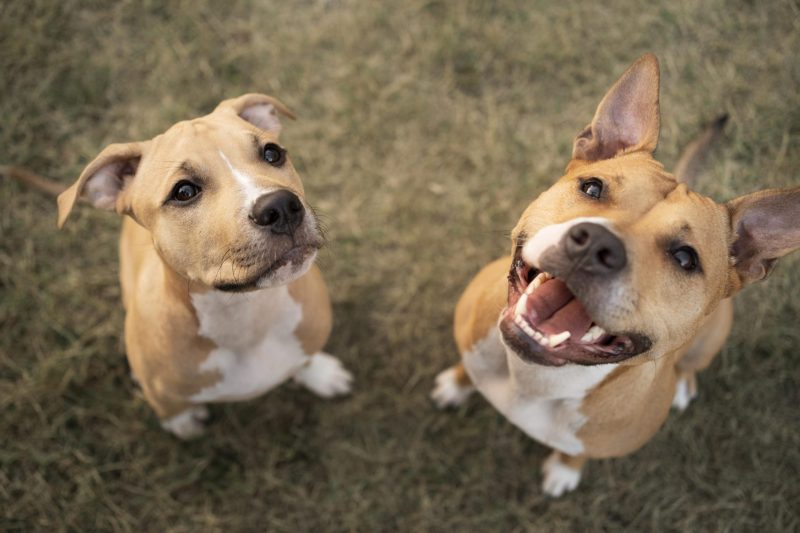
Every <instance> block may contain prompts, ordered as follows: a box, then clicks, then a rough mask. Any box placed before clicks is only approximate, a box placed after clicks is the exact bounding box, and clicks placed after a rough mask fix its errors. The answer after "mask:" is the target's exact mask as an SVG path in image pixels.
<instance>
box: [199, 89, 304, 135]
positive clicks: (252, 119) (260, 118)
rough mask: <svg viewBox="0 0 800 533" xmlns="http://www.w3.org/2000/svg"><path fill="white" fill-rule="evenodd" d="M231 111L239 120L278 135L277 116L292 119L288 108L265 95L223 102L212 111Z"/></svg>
mask: <svg viewBox="0 0 800 533" xmlns="http://www.w3.org/2000/svg"><path fill="white" fill-rule="evenodd" d="M226 109H232V110H233V111H234V112H235V113H236V114H237V115H239V116H240V117H241V118H243V119H244V120H246V121H247V122H249V123H250V124H252V125H253V126H255V127H257V128H260V129H262V130H265V131H269V132H272V133H274V134H275V135H278V134H279V133H280V132H281V121H280V118H279V115H283V116H285V117H287V118H290V119H294V118H295V116H294V113H292V112H291V111H290V110H289V108H288V107H286V106H285V105H283V104H282V103H281V102H280V101H279V100H278V99H277V98H273V97H271V96H267V95H266V94H258V93H250V94H245V95H242V96H240V97H238V98H231V99H230V100H223V101H222V102H220V104H219V105H218V106H217V108H216V109H215V110H214V112H217V111H220V110H226Z"/></svg>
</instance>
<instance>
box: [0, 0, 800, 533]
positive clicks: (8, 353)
mask: <svg viewBox="0 0 800 533" xmlns="http://www.w3.org/2000/svg"><path fill="white" fill-rule="evenodd" d="M798 50H800V6H798V3H797V2H796V1H794V0H792V1H788V0H773V1H770V2H753V1H745V0H709V1H706V2H694V1H689V0H678V1H674V2H663V3H662V5H659V2H650V3H643V2H639V1H636V0H609V1H607V2H603V3H600V2H586V3H581V4H580V5H578V3H577V2H554V1H545V0H538V1H532V2H526V1H517V2H513V1H500V2H478V1H473V2H460V1H456V2H447V1H444V0H406V1H404V2H392V3H389V2H385V3H384V2H368V1H349V0H329V1H314V0H306V1H300V0H297V1H287V2H277V1H276V2H256V1H245V0H242V1H234V2H214V1H211V0H195V1H188V0H185V1H177V0H176V1H173V2H160V1H155V0H149V1H140V2H136V1H132V0H122V1H115V2H111V1H100V0H95V1H91V2H79V1H77V0H63V1H60V2H53V1H51V0H31V1H23V0H10V1H6V2H4V3H2V5H0V94H2V97H0V115H1V116H2V117H3V120H2V124H0V164H8V163H14V164H21V165H25V166H28V167H30V168H32V169H34V170H36V171H37V172H40V173H42V174H45V175H47V176H50V177H51V178H53V179H55V180H58V181H60V182H63V183H64V184H67V183H71V182H72V181H73V180H74V179H75V178H76V177H77V176H78V174H79V173H80V171H81V169H82V168H83V167H84V166H85V165H86V163H87V162H88V161H90V160H91V159H92V158H93V157H94V156H95V155H96V154H97V153H98V152H99V151H100V150H101V149H102V148H103V147H104V146H105V145H106V144H109V143H111V142H118V141H129V140H140V139H145V138H149V137H151V136H154V135H156V134H157V133H159V132H161V131H163V130H164V129H166V128H167V127H168V126H169V125H171V124H172V123H174V122H175V121H177V120H180V119H184V118H189V117H193V116H197V115H200V114H204V113H207V112H209V111H210V110H211V109H213V107H214V106H215V105H216V103H217V102H219V101H220V100H222V99H224V98H228V97H232V96H236V95H238V94H241V93H245V92H265V93H268V94H272V95H274V96H276V97H278V98H280V99H281V100H282V101H283V102H285V103H286V104H287V105H289V106H290V107H291V108H292V109H293V110H294V111H295V112H296V113H297V115H298V120H297V121H296V122H293V123H290V124H287V125H286V127H285V129H284V134H283V140H284V143H285V145H286V146H287V147H288V149H289V150H290V151H291V153H292V157H293V158H294V162H295V165H296V166H297V167H298V170H299V172H300V174H301V176H302V177H303V179H304V183H305V187H306V191H307V195H308V198H309V199H310V200H311V202H312V203H313V204H314V205H315V207H316V208H317V209H319V210H320V211H321V212H322V213H323V214H324V216H325V221H326V225H327V227H328V229H329V236H330V245H329V246H328V247H327V248H326V250H325V251H324V253H323V254H322V255H321V259H320V265H321V267H322V269H323V271H324V273H325V276H326V278H327V280H328V283H329V286H330V290H331V293H332V298H333V303H334V312H335V325H334V332H333V336H332V338H331V340H330V343H329V345H328V351H330V352H331V353H334V354H336V355H338V356H339V357H341V358H342V359H343V361H344V362H345V363H346V364H347V365H348V366H349V367H350V368H351V369H352V370H353V371H354V373H355V375H356V379H357V383H356V389H355V392H354V394H353V395H352V396H351V397H348V398H345V399H341V400H337V401H332V402H331V401H322V400H320V399H318V398H316V397H314V396H313V395H311V394H310V393H309V392H307V391H305V390H303V389H300V388H299V387H296V386H293V385H285V386H283V387H282V388H280V389H279V390H276V391H273V392H271V393H270V394H268V395H266V396H263V397H261V398H259V399H257V400H253V401H250V402H247V403H240V404H225V405H217V406H214V407H213V408H212V418H213V420H212V423H211V424H210V426H209V431H208V433H207V435H206V436H205V437H204V438H202V439H200V440H196V441H192V442H188V443H185V442H180V441H178V440H176V439H175V438H173V437H171V436H170V435H168V434H166V433H165V432H163V431H162V430H161V429H160V427H159V424H158V421H157V420H156V418H155V416H154V415H153V413H152V412H151V411H150V409H149V408H148V406H147V405H146V404H145V402H144V400H143V399H142V397H141V395H140V394H139V393H138V392H137V389H136V388H135V386H134V384H133V383H132V382H131V380H130V378H129V376H128V368H127V363H126V361H125V356H124V347H123V344H122V340H121V333H122V324H123V312H122V306H121V303H120V290H119V287H118V283H117V250H116V240H117V233H118V229H119V226H120V221H119V219H118V218H117V217H116V216H115V215H113V214H110V213H107V212H100V211H95V210H92V209H90V208H89V207H87V206H81V207H79V208H78V209H77V211H76V212H75V213H74V215H75V216H74V217H73V218H72V219H71V220H70V222H69V224H68V225H67V227H66V228H65V229H64V230H62V231H58V230H56V228H55V213H56V210H55V203H54V201H53V200H52V199H50V198H48V197H46V196H44V195H42V194H40V193H38V192H35V191H32V190H30V189H28V188H26V187H24V186H22V185H20V184H18V183H14V182H9V181H5V180H4V181H2V182H0V202H1V204H0V205H2V209H0V235H2V240H0V328H1V331H2V334H1V335H0V406H2V418H0V435H2V437H0V530H4V531H36V530H40V531H48V532H50V531H94V530H100V531H265V530H269V531H293V532H294V531H370V532H371V531H394V530H401V531H414V532H423V531H455V530H459V531H585V530H622V529H625V530H631V531H643V530H681V531H707V530H710V531H739V530H741V531H792V530H797V529H798V528H800V484H798V481H797V480H798V476H799V475H800V411H799V410H798V405H800V358H798V347H800V324H799V323H798V317H799V316H800V291H799V290H798V288H797V287H798V286H799V285H800V268H798V267H800V254H798V255H797V256H795V257H790V258H788V259H787V260H785V261H783V262H782V264H780V265H779V266H778V268H777V269H776V271H775V272H774V273H773V275H772V276H771V277H770V279H769V280H768V281H767V282H766V283H763V284H760V285H758V286H753V287H750V288H748V289H747V290H745V291H744V293H743V294H742V295H740V297H739V298H738V300H737V305H736V324H735V326H734V332H733V335H732V337H731V339H730V341H729V343H728V345H727V347H726V348H725V350H724V352H723V353H722V355H721V356H720V357H718V358H717V359H716V361H715V362H714V364H713V365H712V367H711V368H710V369H709V370H708V371H707V372H705V373H704V374H702V375H701V376H700V398H699V399H698V401H697V402H696V403H695V404H693V405H692V406H691V407H690V408H689V410H688V411H686V412H685V413H683V414H680V415H677V414H673V415H671V416H670V418H669V420H668V421H667V423H666V425H665V427H664V428H663V429H662V430H661V432H660V433H659V434H658V435H657V436H656V437H655V438H654V439H653V440H652V441H651V442H650V443H649V444H648V445H647V446H646V447H644V448H643V449H642V450H641V451H639V452H637V453H636V454H634V455H631V456H629V457H626V458H622V459H614V460H604V461H596V462H593V463H590V464H589V466H588V468H587V470H586V472H585V478H584V482H583V483H582V485H581V486H580V487H579V489H578V490H577V492H575V493H573V494H571V495H569V496H567V497H565V498H562V499H559V500H553V499H549V498H546V497H544V496H543V494H542V492H541V490H540V488H539V484H540V481H541V477H540V474H539V470H538V469H539V464H540V462H541V460H542V459H543V457H544V456H545V454H546V453H547V450H546V449H545V448H544V447H542V446H540V445H538V444H536V443H535V442H533V441H531V440H530V439H528V438H526V437H525V436H524V435H523V434H522V433H521V432H520V431H518V430H517V429H515V428H514V427H513V426H511V425H510V424H509V423H508V422H507V421H506V420H505V419H504V418H502V417H501V416H500V415H499V414H497V413H496V412H495V411H494V410H493V409H492V408H491V407H490V406H489V405H488V404H487V403H486V402H485V401H484V400H483V399H481V398H480V397H478V396H475V397H473V398H472V399H471V400H470V401H469V402H468V403H467V405H465V406H464V407H462V408H461V409H459V410H457V411H452V412H438V411H436V410H435V409H434V408H433V406H432V404H431V402H430V400H429V399H428V393H429V391H430V389H431V386H432V383H433V378H434V376H435V375H436V373H437V372H438V371H439V370H441V369H442V368H444V367H445V366H447V365H450V364H451V363H452V362H454V361H455V360H456V357H457V355H456V350H455V345H454V342H453V340H452V335H451V321H452V311H453V308H454V306H455V302H456V300H457V298H458V296H459V294H460V291H461V290H462V289H463V288H464V286H465V285H466V283H467V282H468V280H469V279H470V276H472V275H473V274H474V273H475V272H476V271H477V269H478V268H480V266H481V265H483V264H485V263H486V262H488V261H489V260H491V259H493V258H495V257H496V256H499V255H500V254H502V253H504V252H506V251H507V250H508V248H509V241H508V233H509V231H510V229H511V228H512V226H513V225H514V223H515V222H516V220H517V218H518V217H519V215H520V214H521V212H522V210H523V209H524V207H525V206H526V205H527V204H528V203H529V202H530V201H531V200H532V199H533V198H535V196H536V195H537V194H538V193H539V192H541V191H542V190H543V189H544V188H546V187H547V185H548V183H550V182H551V181H553V180H554V179H556V178H557V177H558V176H560V175H561V171H562V170H563V167H564V165H565V163H566V162H567V159H568V157H569V154H570V150H571V143H572V138H573V137H574V135H575V134H576V133H577V132H578V131H579V130H580V129H581V128H582V127H583V126H584V125H586V123H588V122H589V120H590V118H591V116H592V113H593V111H594V108H595V106H596V105H597V103H598V102H599V100H600V98H601V97H602V95H603V94H604V92H605V90H606V89H607V88H608V87H609V86H610V84H611V83H613V81H614V80H615V79H616V77H617V76H619V74H621V73H622V71H623V70H624V69H625V67H626V66H627V65H628V64H629V63H631V62H632V61H633V60H634V59H635V58H637V57H638V56H639V55H641V54H642V53H644V52H646V51H652V52H654V53H656V54H657V55H658V57H659V59H660V61H661V67H662V94H661V102H662V128H661V135H662V136H661V143H660V146H659V149H658V157H659V158H660V159H661V160H662V161H664V162H665V164H666V165H667V166H668V167H670V166H671V165H672V164H674V163H675V161H676V160H677V157H678V154H679V153H680V148H681V146H683V145H684V144H686V143H687V142H688V141H689V140H690V139H691V138H692V137H693V135H695V134H696V133H697V132H698V131H699V129H700V128H701V127H702V125H703V124H704V123H706V122H707V121H709V120H711V119H712V118H713V117H715V116H717V115H718V114H720V113H721V112H727V113H729V114H730V117H731V118H730V121H729V125H728V130H727V133H726V136H725V139H724V141H723V143H722V145H721V146H720V148H719V149H718V150H717V152H716V154H715V156H714V157H713V160H712V162H711V164H710V165H709V168H708V170H707V172H706V173H705V175H704V176H703V178H702V179H701V180H700V183H699V184H698V189H699V190H700V191H701V192H704V193H706V194H709V195H711V196H712V197H714V198H716V199H718V200H725V199H729V198H732V197H734V196H736V195H738V194H743V193H745V192H749V191H752V190H755V189H758V188H764V187H785V186H792V185H793V186H797V185H798V184H800V59H799V57H800V56H798Z"/></svg>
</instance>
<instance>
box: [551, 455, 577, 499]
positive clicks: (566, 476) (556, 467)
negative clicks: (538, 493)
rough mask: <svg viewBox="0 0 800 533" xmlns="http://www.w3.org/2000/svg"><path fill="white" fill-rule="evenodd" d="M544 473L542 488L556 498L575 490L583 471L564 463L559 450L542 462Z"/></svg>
mask: <svg viewBox="0 0 800 533" xmlns="http://www.w3.org/2000/svg"><path fill="white" fill-rule="evenodd" d="M542 474H544V480H542V490H543V491H544V493H545V494H547V495H548V496H552V497H554V498H558V497H559V496H561V495H563V494H564V493H567V492H571V491H573V490H575V489H576V488H577V487H578V483H580V481H581V471H580V470H575V469H574V468H572V467H571V466H567V465H565V464H564V463H562V462H561V461H560V459H559V456H558V453H557V452H553V453H551V454H550V456H549V457H548V458H547V459H546V460H545V462H544V464H542Z"/></svg>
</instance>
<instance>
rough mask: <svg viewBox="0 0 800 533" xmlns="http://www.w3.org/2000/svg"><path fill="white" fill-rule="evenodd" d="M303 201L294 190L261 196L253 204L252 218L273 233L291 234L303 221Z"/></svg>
mask: <svg viewBox="0 0 800 533" xmlns="http://www.w3.org/2000/svg"><path fill="white" fill-rule="evenodd" d="M304 214H305V208H304V207H303V202H301V201H300V198H298V197H297V195H295V194H294V193H293V192H291V191H287V190H286V189H282V190H280V191H275V192H270V193H267V194H265V195H263V196H261V197H259V198H258V199H257V200H256V202H255V203H254V204H253V210H252V211H251V212H250V220H252V221H253V222H255V223H256V224H258V225H259V226H264V227H265V228H269V229H270V231H272V233H279V234H284V235H291V234H292V233H294V230H296V229H297V227H298V226H299V225H300V223H301V222H302V221H303V215H304Z"/></svg>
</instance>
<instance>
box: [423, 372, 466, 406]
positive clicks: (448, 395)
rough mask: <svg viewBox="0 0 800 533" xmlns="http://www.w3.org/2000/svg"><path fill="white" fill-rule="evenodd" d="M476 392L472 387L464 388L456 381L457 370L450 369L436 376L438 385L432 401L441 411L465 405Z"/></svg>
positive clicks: (434, 389) (435, 386) (432, 393)
mask: <svg viewBox="0 0 800 533" xmlns="http://www.w3.org/2000/svg"><path fill="white" fill-rule="evenodd" d="M473 392H475V387H473V386H472V385H468V386H466V387H465V386H463V385H460V384H459V383H458V380H456V369H455V367H450V368H448V369H446V370H442V371H441V372H439V375H437V376H436V384H435V385H434V387H433V391H431V400H433V402H434V403H435V404H436V407H438V408H439V409H445V408H446V407H458V406H459V405H461V404H463V403H464V402H465V401H466V400H467V398H469V397H470V395H471V394H472V393H473Z"/></svg>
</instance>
